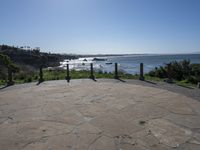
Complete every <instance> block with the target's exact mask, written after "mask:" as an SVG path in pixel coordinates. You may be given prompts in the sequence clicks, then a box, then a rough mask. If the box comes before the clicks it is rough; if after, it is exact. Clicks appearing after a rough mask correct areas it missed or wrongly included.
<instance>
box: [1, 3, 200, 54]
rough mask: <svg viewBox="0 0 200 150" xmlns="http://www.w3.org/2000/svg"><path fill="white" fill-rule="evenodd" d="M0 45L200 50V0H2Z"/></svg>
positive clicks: (125, 50) (126, 50)
mask: <svg viewBox="0 0 200 150" xmlns="http://www.w3.org/2000/svg"><path fill="white" fill-rule="evenodd" d="M0 44H8V45H15V46H24V45H28V46H31V47H37V46H38V47H41V49H42V51H51V52H60V53H78V54H86V53H93V54H95V53H190V52H200V0H0Z"/></svg>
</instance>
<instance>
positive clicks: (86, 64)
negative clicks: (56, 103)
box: [60, 54, 200, 74]
mask: <svg viewBox="0 0 200 150" xmlns="http://www.w3.org/2000/svg"><path fill="white" fill-rule="evenodd" d="M95 58H101V59H106V60H98V61H93V59H94V57H88V58H79V59H76V60H65V61H64V62H60V63H61V65H60V67H62V68H65V69H66V64H69V68H70V69H75V70H89V69H90V63H93V64H94V69H95V70H96V71H103V72H113V71H114V64H115V63H118V64H119V70H121V71H124V72H127V73H130V74H138V73H139V66H140V63H143V64H144V72H145V73H147V72H149V71H151V70H152V69H154V68H155V67H159V66H163V65H164V64H166V63H169V62H171V61H181V60H190V62H191V63H200V54H176V55H158V54H157V55H149V54H148V55H147V54H146V55H123V56H110V57H95Z"/></svg>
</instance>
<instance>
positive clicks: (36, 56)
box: [0, 45, 78, 68]
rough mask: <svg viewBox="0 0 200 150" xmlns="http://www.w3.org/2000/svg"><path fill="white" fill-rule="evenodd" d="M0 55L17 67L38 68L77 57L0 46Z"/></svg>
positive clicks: (56, 64) (55, 64)
mask: <svg viewBox="0 0 200 150" xmlns="http://www.w3.org/2000/svg"><path fill="white" fill-rule="evenodd" d="M0 54H4V55H7V56H9V57H10V58H11V60H12V61H13V62H14V63H16V64H18V65H28V66H32V67H34V68H38V67H39V66H40V65H42V64H43V65H44V66H58V65H59V62H60V61H63V60H64V59H76V58H78V56H75V55H66V54H53V53H45V52H40V50H39V49H38V48H37V49H32V50H24V49H23V48H17V47H14V46H8V45H0Z"/></svg>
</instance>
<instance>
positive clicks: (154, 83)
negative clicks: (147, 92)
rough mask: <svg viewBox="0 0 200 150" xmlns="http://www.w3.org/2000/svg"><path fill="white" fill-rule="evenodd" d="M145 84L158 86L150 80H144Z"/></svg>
mask: <svg viewBox="0 0 200 150" xmlns="http://www.w3.org/2000/svg"><path fill="white" fill-rule="evenodd" d="M143 81H144V82H147V83H150V84H154V85H156V83H155V82H151V81H148V80H143Z"/></svg>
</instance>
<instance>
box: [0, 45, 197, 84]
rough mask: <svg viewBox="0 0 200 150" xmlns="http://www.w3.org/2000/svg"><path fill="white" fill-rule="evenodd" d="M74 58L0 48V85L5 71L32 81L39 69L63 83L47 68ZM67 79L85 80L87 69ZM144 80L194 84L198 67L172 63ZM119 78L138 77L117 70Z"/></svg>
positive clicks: (101, 74) (16, 79)
mask: <svg viewBox="0 0 200 150" xmlns="http://www.w3.org/2000/svg"><path fill="white" fill-rule="evenodd" d="M78 57H79V56H77V55H64V54H63V55H62V54H51V53H44V52H40V50H39V48H36V49H30V47H29V49H28V50H27V49H26V50H24V49H23V48H22V47H21V48H17V47H12V46H7V45H0V85H4V84H6V83H7V80H8V77H7V76H8V70H10V71H12V74H13V80H14V82H15V83H28V82H34V81H35V82H36V81H38V80H39V68H40V67H41V66H42V67H43V68H45V69H43V78H44V80H46V81H47V80H61V79H62V80H64V79H65V77H66V70H64V69H60V68H55V69H53V70H49V69H46V68H47V67H55V66H58V65H59V63H60V62H61V61H63V60H64V59H77V58H78ZM70 76H71V79H80V78H89V76H90V70H80V71H77V70H70ZM94 76H95V78H97V79H98V78H114V76H115V74H114V72H103V71H101V70H94ZM144 76H145V79H146V80H150V81H166V79H168V78H171V79H173V82H174V83H177V84H187V85H196V84H197V83H198V82H200V64H192V63H190V61H189V60H183V61H180V62H177V61H173V62H170V63H168V64H165V65H164V66H160V67H156V68H155V69H153V70H152V71H150V72H149V73H147V74H145V75H144ZM119 77H120V78H121V79H139V75H138V74H129V73H126V72H125V71H123V70H119Z"/></svg>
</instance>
